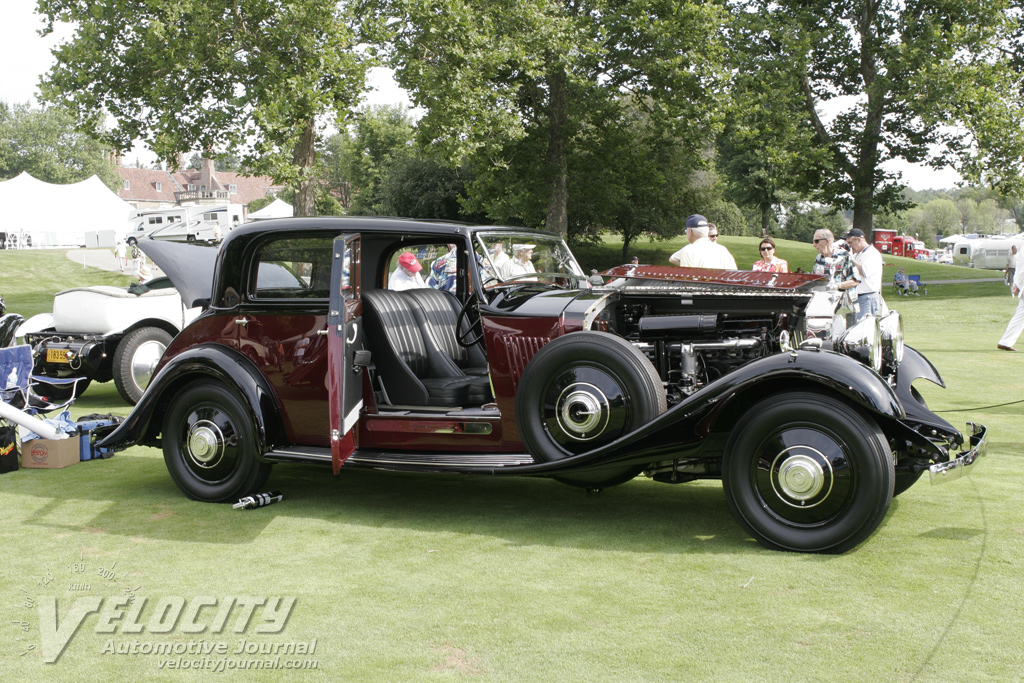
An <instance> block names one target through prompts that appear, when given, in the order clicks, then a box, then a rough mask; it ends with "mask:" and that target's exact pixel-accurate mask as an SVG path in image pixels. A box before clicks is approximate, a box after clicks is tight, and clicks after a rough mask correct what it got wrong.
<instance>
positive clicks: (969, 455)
mask: <svg viewBox="0 0 1024 683" xmlns="http://www.w3.org/2000/svg"><path fill="white" fill-rule="evenodd" d="M967 426H969V427H970V428H971V430H972V432H971V439H970V445H971V450H969V451H966V452H964V453H961V454H960V455H958V456H956V457H955V458H953V459H952V460H950V461H949V462H940V463H936V464H934V465H932V466H931V467H929V468H928V480H929V481H930V482H931V483H933V484H942V483H944V482H947V481H953V480H954V479H959V478H960V477H965V476H967V475H968V474H970V473H971V470H972V469H974V465H975V464H977V462H978V458H980V457H981V456H983V455H985V449H986V447H987V443H986V440H987V439H988V428H987V427H985V425H979V424H975V423H973V422H968V423H967Z"/></svg>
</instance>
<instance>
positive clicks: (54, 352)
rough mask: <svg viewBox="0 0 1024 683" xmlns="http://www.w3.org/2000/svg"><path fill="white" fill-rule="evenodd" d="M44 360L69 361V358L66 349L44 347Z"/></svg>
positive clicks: (48, 361) (54, 361) (49, 361)
mask: <svg viewBox="0 0 1024 683" xmlns="http://www.w3.org/2000/svg"><path fill="white" fill-rule="evenodd" d="M46 362H47V363H70V362H71V360H70V359H69V358H68V356H67V351H65V350H63V349H46Z"/></svg>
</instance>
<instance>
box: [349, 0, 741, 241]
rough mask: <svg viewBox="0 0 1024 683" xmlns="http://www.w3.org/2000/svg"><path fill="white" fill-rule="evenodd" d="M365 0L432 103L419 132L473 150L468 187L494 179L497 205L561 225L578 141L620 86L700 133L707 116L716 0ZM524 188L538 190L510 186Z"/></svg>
mask: <svg viewBox="0 0 1024 683" xmlns="http://www.w3.org/2000/svg"><path fill="white" fill-rule="evenodd" d="M363 9H364V12H365V18H366V20H367V22H368V23H367V26H368V29H369V31H370V35H371V36H373V37H374V38H375V39H376V40H377V42H380V43H382V44H386V48H385V50H384V52H385V55H386V56H387V57H388V59H389V60H390V63H391V64H392V66H394V67H395V69H396V73H395V76H396V80H397V81H398V83H399V84H400V85H402V86H403V87H404V88H405V89H406V90H408V91H409V92H410V94H411V96H412V98H413V101H414V102H415V103H416V104H417V105H419V106H421V107H423V108H425V109H426V112H427V113H426V114H425V116H424V117H423V119H421V121H420V123H419V126H418V130H419V132H420V139H421V141H423V142H424V143H426V144H433V143H436V144H439V145H442V146H443V149H444V154H445V156H447V157H448V158H449V159H451V160H452V161H453V162H454V163H461V162H462V161H463V160H465V159H468V158H474V159H476V160H477V168H478V169H479V170H480V171H481V172H480V173H479V174H478V175H477V181H476V183H474V186H473V187H472V188H471V194H472V195H476V196H477V197H481V193H483V192H487V194H486V195H485V196H482V197H481V200H480V203H481V204H484V205H486V208H487V211H488V213H490V214H491V215H492V216H495V217H498V216H501V215H509V210H510V209H512V205H514V204H516V203H518V204H519V207H518V208H515V209H512V211H515V212H521V213H520V215H526V214H529V219H528V220H526V221H525V222H526V223H527V224H530V225H537V224H538V223H543V224H544V225H545V226H546V227H547V228H548V229H550V230H553V231H555V232H558V233H559V234H562V235H566V234H567V232H568V228H569V222H570V221H569V174H570V157H571V154H572V151H573V149H575V148H576V146H578V145H579V144H581V142H582V140H583V139H586V140H591V139H592V138H593V136H600V135H601V134H602V131H603V129H602V128H601V125H600V124H601V123H602V121H604V120H605V118H604V117H605V114H606V112H607V108H608V105H609V102H613V101H615V100H617V99H618V98H620V97H621V96H622V94H623V93H628V94H629V95H630V96H631V97H633V98H634V99H635V101H636V102H638V103H642V104H643V106H647V107H648V108H649V110H650V112H651V114H652V115H656V116H659V117H662V118H664V119H665V120H667V121H668V120H671V121H673V122H674V123H675V124H676V126H677V131H676V132H677V134H680V137H681V138H682V139H686V140H690V141H692V143H693V144H696V143H698V142H699V141H700V140H702V139H706V138H707V132H708V131H709V130H710V124H711V115H712V114H713V113H714V110H715V95H716V92H717V82H718V81H717V79H718V72H717V68H718V67H717V64H718V61H719V59H720V56H721V52H720V45H719V41H718V39H717V37H718V36H719V34H720V32H719V30H718V29H719V26H720V24H721V18H722V15H721V12H720V8H719V7H718V6H717V4H716V3H703V2H698V1H697V0H667V1H665V2H654V1H653V0H561V1H554V2H552V1H551V0H487V1H486V2H485V1H484V0H445V1H444V2H443V3H442V6H440V7H439V6H438V3H437V2H436V0H365V2H364V5H363ZM525 158H529V160H530V163H529V164H525V163H523V159H525ZM480 160H482V161H480ZM516 162H518V163H516ZM512 187H514V188H515V190H512V189H510V188H512ZM523 188H528V189H529V190H530V193H531V196H530V197H526V198H524V197H522V195H520V196H519V197H516V198H513V196H512V195H514V194H517V193H518V192H520V191H521V190H522V189H523ZM519 198H522V199H525V200H526V201H523V202H516V201H512V202H509V201H508V200H510V199H519ZM538 204H539V205H541V206H542V207H543V214H542V218H541V219H540V220H538V219H537V218H535V217H534V215H535V213H536V206H537V205H538ZM499 220H500V218H499Z"/></svg>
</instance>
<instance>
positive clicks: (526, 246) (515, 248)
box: [512, 244, 537, 251]
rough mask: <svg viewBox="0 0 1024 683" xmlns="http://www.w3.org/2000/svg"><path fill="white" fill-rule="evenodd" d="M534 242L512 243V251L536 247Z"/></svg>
mask: <svg viewBox="0 0 1024 683" xmlns="http://www.w3.org/2000/svg"><path fill="white" fill-rule="evenodd" d="M536 248H537V245H536V244H513V245H512V251H522V250H523V249H536Z"/></svg>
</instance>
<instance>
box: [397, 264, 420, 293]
mask: <svg viewBox="0 0 1024 683" xmlns="http://www.w3.org/2000/svg"><path fill="white" fill-rule="evenodd" d="M426 286H427V283H426V282H424V281H423V278H422V277H421V276H420V274H419V273H413V274H412V275H409V274H408V273H406V272H405V271H404V270H402V268H401V267H398V268H395V272H393V273H391V279H390V280H388V289H391V290H394V291H396V292H401V291H403V290H406V289H422V288H424V287H426Z"/></svg>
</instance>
